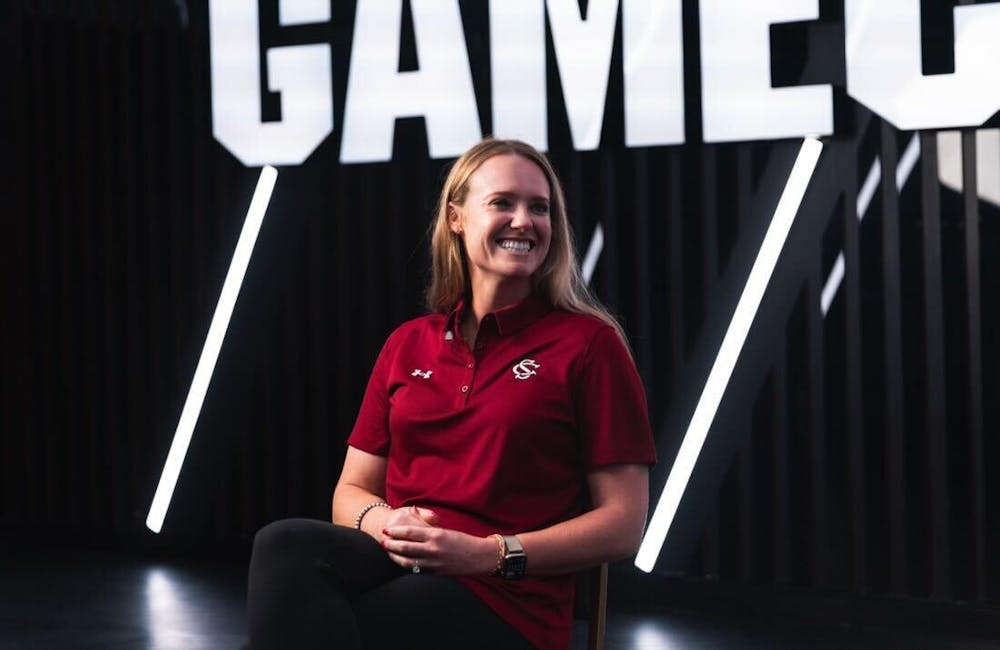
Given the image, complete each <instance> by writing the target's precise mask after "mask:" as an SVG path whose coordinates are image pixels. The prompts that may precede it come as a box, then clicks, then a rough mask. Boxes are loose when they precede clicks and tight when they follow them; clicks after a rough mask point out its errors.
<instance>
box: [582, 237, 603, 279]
mask: <svg viewBox="0 0 1000 650" xmlns="http://www.w3.org/2000/svg"><path fill="white" fill-rule="evenodd" d="M603 249H604V228H602V227H601V224H597V227H596V228H594V236H593V237H591V238H590V245H589V246H587V255H586V256H585V257H584V258H583V267H582V269H581V273H582V274H583V281H584V283H585V284H590V280H591V278H593V277H594V269H595V268H597V260H598V258H600V257H601V251H602V250H603Z"/></svg>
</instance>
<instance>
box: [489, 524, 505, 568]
mask: <svg viewBox="0 0 1000 650" xmlns="http://www.w3.org/2000/svg"><path fill="white" fill-rule="evenodd" d="M492 537H496V538H497V543H498V544H499V545H500V554H499V555H497V568H496V569H494V570H493V575H495V576H498V575H500V574H502V573H503V559H504V556H505V555H507V543H506V542H504V541H503V535H501V534H500V533H494V534H493V535H492Z"/></svg>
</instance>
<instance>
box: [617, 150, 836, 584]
mask: <svg viewBox="0 0 1000 650" xmlns="http://www.w3.org/2000/svg"><path fill="white" fill-rule="evenodd" d="M822 150H823V145H822V143H820V141H819V140H816V139H814V138H807V139H806V140H804V141H803V142H802V148H801V149H800V150H799V155H798V158H797V159H796V161H795V166H794V167H793V168H792V173H791V175H790V176H789V177H788V183H787V184H786V185H785V190H784V192H783V193H782V195H781V199H780V200H779V201H778V207H777V208H776V209H775V211H774V216H773V217H772V218H771V225H770V226H768V228H767V233H766V234H765V235H764V242H763V243H762V244H761V246H760V251H759V252H758V253H757V259H756V260H755V261H754V263H753V268H751V269H750V275H749V277H748V278H747V281H746V285H744V287H743V293H742V294H741V295H740V299H739V302H738V303H737V304H736V311H735V312H734V314H733V319H732V321H730V323H729V328H728V329H727V330H726V335H725V337H723V339H722V345H721V346H720V347H719V352H718V354H717V356H716V357H715V363H714V364H712V370H711V371H710V372H709V374H708V379H707V380H706V381H705V388H704V389H703V390H702V393H701V397H700V398H699V399H698V405H697V406H696V407H695V410H694V415H692V416H691V422H690V423H689V424H688V428H687V432H686V433H685V434H684V440H683V442H681V447H680V450H679V451H678V452H677V458H676V459H675V460H674V465H673V467H671V468H670V474H669V476H667V484H666V485H665V486H664V487H663V492H662V493H661V494H660V500H659V501H658V502H657V504H656V510H655V511H653V517H652V519H650V521H649V527H648V528H647V529H646V534H645V536H644V537H643V539H642V544H641V545H640V546H639V553H638V555H636V558H635V565H636V566H637V567H638V568H639V569H641V570H643V571H645V572H646V573H649V572H650V571H652V570H653V566H654V565H655V564H656V558H657V557H659V555H660V549H661V548H663V542H664V540H666V538H667V533H668V532H669V531H670V526H671V524H672V523H673V520H674V515H676V514H677V508H678V506H679V505H680V502H681V497H682V496H684V490H685V488H687V484H688V480H690V478H691V473H692V472H693V471H694V465H695V462H697V460H698V456H699V455H700V454H701V450H702V447H704V445H705V438H706V437H707V436H708V430H709V428H710V427H711V425H712V421H713V420H714V419H715V412H716V410H717V409H718V407H719V403H720V402H721V401H722V395H723V393H725V391H726V386H727V385H728V384H729V378H730V377H731V376H732V374H733V369H734V368H735V366H736V360H737V359H738V358H739V356H740V351H741V350H742V349H743V343H744V342H745V341H746V338H747V334H748V333H749V331H750V325H751V324H752V323H753V320H754V317H755V316H756V315H757V309H758V307H760V302H761V300H762V299H763V297H764V290H765V289H767V285H768V282H769V281H770V279H771V274H772V273H773V272H774V267H775V265H776V264H777V262H778V256H779V255H780V254H781V249H782V248H783V247H784V245H785V239H786V238H787V237H788V231H789V230H790V229H791V227H792V222H793V221H794V220H795V215H796V213H798V211H799V205H801V203H802V197H803V196H804V195H805V192H806V188H807V187H808V186H809V181H810V180H811V179H812V175H813V171H814V170H815V169H816V163H817V162H818V161H819V155H820V152H821V151H822Z"/></svg>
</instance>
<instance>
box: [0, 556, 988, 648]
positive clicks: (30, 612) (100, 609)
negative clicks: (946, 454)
mask: <svg viewBox="0 0 1000 650" xmlns="http://www.w3.org/2000/svg"><path fill="white" fill-rule="evenodd" d="M0 550H2V551H3V553H2V555H0V648H2V649H4V650H6V649H8V648H12V649H13V648H17V649H21V648H41V649H45V650H60V649H63V648H66V649H69V648H73V649H78V648H95V649H97V648H100V649H102V650H114V649H119V648H121V649H124V648H155V649H174V648H195V649H206V650H208V649H211V650H218V649H225V648H240V647H242V646H243V645H244V643H245V637H244V625H245V618H244V609H243V607H244V596H245V592H244V565H243V564H242V562H239V563H235V562H233V561H231V560H229V561H222V560H214V561H206V560H204V559H203V560H200V561H198V562H192V561H189V560H183V559H179V558H175V559H173V560H155V561H154V560H150V559H148V556H149V555H150V554H149V553H147V552H129V551H121V550H119V551H118V552H116V553H111V552H108V551H100V550H90V551H84V550H69V551H67V550H61V551H48V550H45V549H43V548H38V547H37V546H36V547H32V548H23V547H14V548H10V547H9V545H8V547H4V546H2V545H0ZM614 588H615V582H614V580H613V581H612V589H614ZM619 589H621V587H619ZM613 595H614V592H613V591H612V596H613ZM630 601H631V603H630V604H628V605H621V606H616V604H615V602H614V599H612V606H611V607H610V609H609V619H608V635H607V647H608V648H609V650H616V649H618V648H622V649H636V650H638V649H643V650H661V649H662V650H668V649H669V650H673V649H686V648H943V649H954V650H960V649H961V650H965V649H972V648H1000V640H998V639H996V638H990V637H989V636H988V635H986V636H984V635H983V633H982V632H981V631H978V632H969V631H968V630H964V629H955V630H947V631H946V633H945V634H941V633H928V632H927V631H926V629H921V626H900V625H896V626H894V627H881V626H878V625H864V626H858V625H849V624H844V623H837V622H826V623H817V622H796V621H793V620H788V619H781V618H778V617H771V616H768V617H763V616H759V615H757V616H749V615H746V614H737V615H733V614H731V613H730V614H720V613H714V614H713V613H706V612H704V611H703V612H697V611H692V610H689V609H687V610H685V609H679V608H674V609H660V610H658V611H654V610H653V609H652V608H650V607H649V606H648V604H647V605H643V603H642V599H636V598H632V599H630ZM661 606H662V605H661ZM583 647H584V644H583V639H582V637H581V638H576V639H575V643H574V649H575V648H583Z"/></svg>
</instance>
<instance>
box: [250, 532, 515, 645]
mask: <svg viewBox="0 0 1000 650" xmlns="http://www.w3.org/2000/svg"><path fill="white" fill-rule="evenodd" d="M248 583H249V584H248V592H247V610H248V617H249V624H250V647H251V648H253V650H265V649H266V648H302V649H305V648H324V649H329V648H350V649H360V648H366V649H367V648H392V649H393V650H403V649H405V648H473V647H475V648H497V649H498V650H500V649H503V650H507V649H508V648H515V649H516V648H531V647H532V646H531V644H530V643H528V642H527V640H525V638H524V637H523V636H521V635H520V633H518V632H517V630H515V629H514V628H513V627H511V626H510V625H509V624H508V623H507V622H506V621H504V620H503V619H502V618H500V617H499V616H498V615H497V614H496V613H495V612H494V611H493V610H492V609H491V608H490V607H489V606H488V605H486V604H485V603H483V602H482V601H481V600H480V599H479V598H478V597H477V596H476V595H475V594H473V593H472V592H471V591H469V590H468V589H467V588H466V587H465V586H464V585H462V584H461V583H459V582H458V581H457V580H455V579H453V578H450V577H448V576H444V575H434V574H430V573H420V574H413V573H410V572H409V571H408V570H404V569H402V568H400V567H399V566H398V565H396V564H395V563H393V562H392V561H391V560H390V559H389V558H388V556H387V555H386V553H385V551H384V550H383V549H382V547H381V546H379V544H378V542H376V541H375V540H374V539H372V538H371V537H369V536H368V535H366V534H365V533H362V532H360V531H357V530H354V529H352V528H345V527H343V526H335V525H333V524H330V523H327V522H325V521H317V520H313V519H285V520H282V521H276V522H274V523H272V524H269V525H267V526H265V527H264V528H262V529H260V531H258V532H257V536H256V538H255V539H254V544H253V557H252V558H251V559H250V573H249V580H248Z"/></svg>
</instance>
